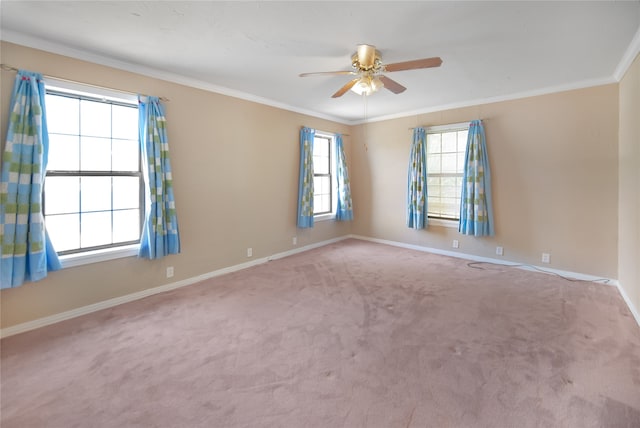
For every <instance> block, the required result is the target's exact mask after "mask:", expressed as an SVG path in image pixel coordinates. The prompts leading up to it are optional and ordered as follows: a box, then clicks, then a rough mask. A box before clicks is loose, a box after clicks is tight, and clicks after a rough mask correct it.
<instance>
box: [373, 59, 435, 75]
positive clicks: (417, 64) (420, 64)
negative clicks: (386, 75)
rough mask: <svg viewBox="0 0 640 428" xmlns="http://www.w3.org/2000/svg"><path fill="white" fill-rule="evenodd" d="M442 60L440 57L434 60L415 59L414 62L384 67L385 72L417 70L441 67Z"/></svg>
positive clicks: (397, 63)
mask: <svg viewBox="0 0 640 428" xmlns="http://www.w3.org/2000/svg"><path fill="white" fill-rule="evenodd" d="M441 64H442V59H441V58H440V57H438V56H434V57H433V58H423V59H414V60H413V61H405V62H396V63H393V64H387V65H385V66H384V71H389V72H391V71H403V70H415V69H418V68H431V67H440V65H441Z"/></svg>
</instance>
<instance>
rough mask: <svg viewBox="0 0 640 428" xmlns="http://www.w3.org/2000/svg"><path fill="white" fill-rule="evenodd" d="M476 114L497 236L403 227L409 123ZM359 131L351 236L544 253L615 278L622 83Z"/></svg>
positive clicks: (554, 262)
mask: <svg viewBox="0 0 640 428" xmlns="http://www.w3.org/2000/svg"><path fill="white" fill-rule="evenodd" d="M372 102H373V101H372ZM476 118H479V119H483V120H484V124H485V131H486V138H487V150H488V152H489V161H490V165H491V174H492V183H493V185H492V189H493V202H494V220H495V229H496V236H495V237H493V238H475V237H467V236H463V235H460V234H459V233H458V231H457V229H449V228H444V227H438V226H430V227H429V228H428V229H427V230H419V231H417V230H413V229H408V228H407V227H406V225H405V195H406V190H405V189H406V174H407V162H408V156H409V147H410V143H411V133H412V131H411V130H409V128H411V127H415V126H429V125H441V124H448V123H457V122H466V121H470V120H472V119H476ZM363 134H364V135H363ZM357 135H358V138H356V139H355V140H354V141H358V143H354V146H353V147H352V162H353V167H354V168H353V169H354V171H356V174H355V175H354V177H353V179H352V181H353V195H354V207H355V208H356V209H357V210H358V211H357V212H358V218H357V222H356V223H355V224H354V229H353V232H354V233H355V234H359V235H365V236H372V237H375V238H380V239H386V240H392V241H400V242H405V243H410V244H416V245H422V246H427V247H434V248H438V249H443V250H450V251H459V252H462V253H467V254H473V255H477V256H484V257H493V258H495V257H497V256H496V253H495V247H496V246H498V245H499V246H503V247H504V257H503V259H506V260H510V261H515V262H521V263H528V264H535V265H541V254H542V253H543V252H547V253H550V254H551V264H550V265H548V266H549V267H551V268H555V269H561V270H567V271H572V272H580V273H585V274H591V275H595V276H602V277H607V278H617V263H618V259H617V253H618V247H617V233H618V225H617V221H618V216H617V207H618V192H617V180H618V169H617V162H618V143H617V140H618V85H616V84H612V85H605V86H598V87H592V88H588V89H581V90H575V91H569V92H562V93H555V94H551V95H544V96H537V97H531V98H525V99H519V100H515V101H507V102H499V103H492V104H484V105H480V106H475V107H469V108H460V109H455V110H447V111H442V112H437V113H430V114H422V115H418V116H413V117H406V118H401V119H395V120H389V121H383V122H373V123H368V124H366V125H361V126H359V127H358V133H357ZM361 141H364V143H363V142H361ZM453 239H457V240H459V241H460V248H459V249H458V250H454V249H453V248H452V246H451V244H452V241H453Z"/></svg>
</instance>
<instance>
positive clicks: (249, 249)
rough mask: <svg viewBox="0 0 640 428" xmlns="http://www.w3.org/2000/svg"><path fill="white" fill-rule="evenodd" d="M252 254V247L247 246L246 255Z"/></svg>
mask: <svg viewBox="0 0 640 428" xmlns="http://www.w3.org/2000/svg"><path fill="white" fill-rule="evenodd" d="M251 256H253V248H247V257H251Z"/></svg>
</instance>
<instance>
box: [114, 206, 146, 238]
mask: <svg viewBox="0 0 640 428" xmlns="http://www.w3.org/2000/svg"><path fill="white" fill-rule="evenodd" d="M138 239H140V211H139V210H123V211H114V212H113V242H114V243H116V242H127V241H137V240H138Z"/></svg>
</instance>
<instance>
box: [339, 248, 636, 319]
mask: <svg viewBox="0 0 640 428" xmlns="http://www.w3.org/2000/svg"><path fill="white" fill-rule="evenodd" d="M350 238H355V239H361V240H363V241H370V242H377V243H379V244H386V245H393V246H395V247H401V248H408V249H410V250H417V251H424V252H428V253H434V254H441V255H445V256H451V257H457V258H460V259H465V260H472V261H476V262H488V263H494V264H499V265H506V266H513V267H517V268H519V269H524V270H529V271H534V272H542V273H549V274H554V275H560V276H562V277H566V278H571V279H579V280H583V281H593V282H599V283H603V284H607V285H611V286H613V287H616V288H617V289H618V292H619V293H620V295H621V296H622V299H623V300H624V302H625V303H626V304H627V307H628V308H629V311H631V314H632V315H633V317H634V318H635V320H636V322H637V323H638V326H639V327H640V312H638V309H637V308H636V307H635V306H634V305H633V303H632V302H631V299H629V296H628V295H627V293H626V292H625V291H624V289H623V288H622V287H621V286H620V282H619V281H618V280H617V279H611V278H601V277H596V276H593V275H587V274H584V273H578V272H569V271H564V270H559V269H551V268H547V267H540V266H534V265H525V264H521V263H517V262H511V261H506V260H501V259H494V258H490V257H480V256H475V255H473V254H465V253H459V252H455V251H447V250H440V249H438V248H430V247H423V246H420V245H413V244H406V243H404V242H398V241H389V240H386V239H377V238H370V237H367V236H360V235H350Z"/></svg>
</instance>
